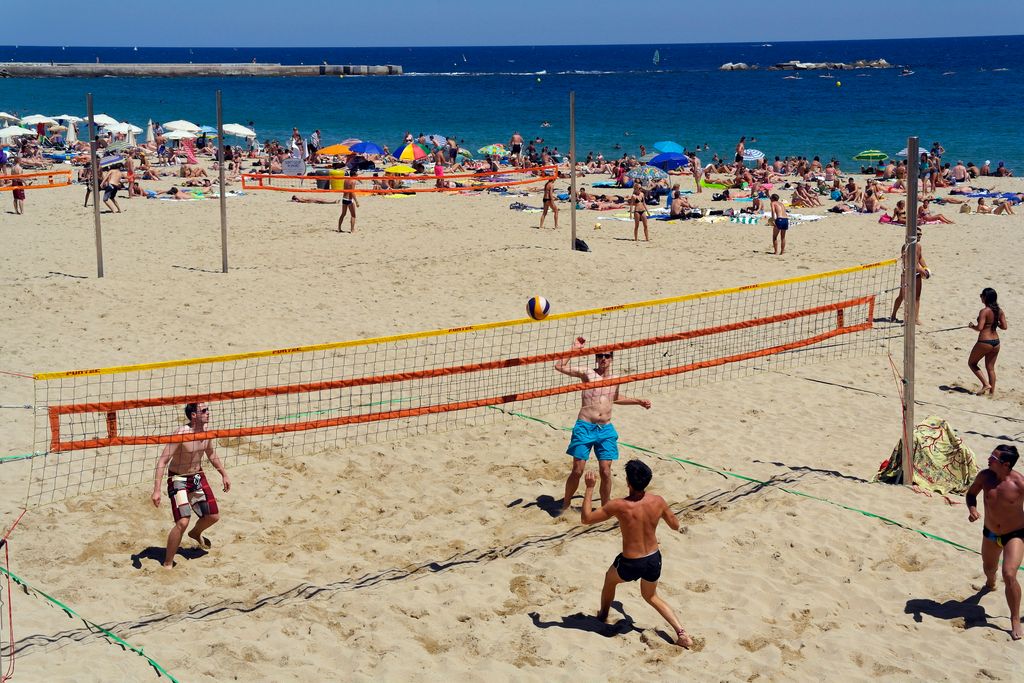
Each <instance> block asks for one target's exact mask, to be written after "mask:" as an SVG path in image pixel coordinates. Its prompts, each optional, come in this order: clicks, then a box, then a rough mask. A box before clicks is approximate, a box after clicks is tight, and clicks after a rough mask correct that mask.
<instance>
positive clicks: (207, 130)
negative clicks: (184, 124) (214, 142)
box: [196, 126, 217, 135]
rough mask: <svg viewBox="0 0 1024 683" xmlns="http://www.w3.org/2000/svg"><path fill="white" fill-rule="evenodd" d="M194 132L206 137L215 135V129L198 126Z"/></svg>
mask: <svg viewBox="0 0 1024 683" xmlns="http://www.w3.org/2000/svg"><path fill="white" fill-rule="evenodd" d="M196 132H197V133H206V134H207V135H216V134H217V129H216V128H214V127H213V126H199V130H197V131H196Z"/></svg>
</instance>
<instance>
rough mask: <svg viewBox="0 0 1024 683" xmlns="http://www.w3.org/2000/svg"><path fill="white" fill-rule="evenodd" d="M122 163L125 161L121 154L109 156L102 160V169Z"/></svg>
mask: <svg viewBox="0 0 1024 683" xmlns="http://www.w3.org/2000/svg"><path fill="white" fill-rule="evenodd" d="M108 151H109V150H108ZM122 161H124V157H123V156H121V155H120V154H108V155H107V156H105V157H103V158H102V159H100V168H103V167H104V166H113V165H114V164H119V163H121V162H122Z"/></svg>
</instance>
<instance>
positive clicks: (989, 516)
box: [967, 445, 1024, 640]
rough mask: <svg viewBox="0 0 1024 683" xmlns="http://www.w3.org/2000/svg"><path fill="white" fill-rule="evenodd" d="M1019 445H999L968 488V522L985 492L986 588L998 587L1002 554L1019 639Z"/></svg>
mask: <svg viewBox="0 0 1024 683" xmlns="http://www.w3.org/2000/svg"><path fill="white" fill-rule="evenodd" d="M1017 458H1018V453H1017V447H1016V446H1006V445H1000V446H996V448H995V450H994V451H992V455H990V456H988V469H984V470H982V471H981V472H978V476H977V477H976V478H975V479H974V483H973V484H971V488H969V489H968V490H967V510H968V513H969V514H968V517H967V519H968V521H971V522H976V521H978V518H979V517H980V516H981V515H980V514H979V513H978V494H979V493H981V492H984V494H985V521H984V527H983V529H982V540H981V564H982V568H983V569H984V570H985V588H986V589H987V590H995V589H996V566H997V565H998V564H999V555H1000V553H1001V554H1002V556H1003V571H1002V575H1003V584H1004V585H1005V586H1006V604H1007V605H1008V606H1009V608H1010V637H1011V638H1013V639H1014V640H1020V639H1021V638H1022V637H1024V631H1022V630H1021V625H1020V582H1018V581H1017V572H1018V570H1019V569H1020V565H1021V560H1022V559H1024V475H1021V473H1020V472H1014V471H1013V466H1014V465H1015V464H1017Z"/></svg>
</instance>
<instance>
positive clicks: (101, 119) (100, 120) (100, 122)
mask: <svg viewBox="0 0 1024 683" xmlns="http://www.w3.org/2000/svg"><path fill="white" fill-rule="evenodd" d="M92 120H93V122H94V123H95V124H96V125H97V126H116V125H117V124H118V123H120V121H118V120H117V119H115V118H114V117H113V116H107V115H106V114H96V115H95V116H93V117H92Z"/></svg>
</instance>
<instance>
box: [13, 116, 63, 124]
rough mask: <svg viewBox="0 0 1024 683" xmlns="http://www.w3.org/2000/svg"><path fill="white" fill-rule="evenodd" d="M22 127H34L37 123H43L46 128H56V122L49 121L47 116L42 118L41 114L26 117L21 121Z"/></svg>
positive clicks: (53, 120) (54, 120)
mask: <svg viewBox="0 0 1024 683" xmlns="http://www.w3.org/2000/svg"><path fill="white" fill-rule="evenodd" d="M21 123H22V125H25V126H34V125H36V124H39V123H45V124H46V125H48V126H56V125H57V120H56V119H51V118H50V117H49V116H43V115H42V114H32V116H26V117H25V118H23V119H22V120H21Z"/></svg>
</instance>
